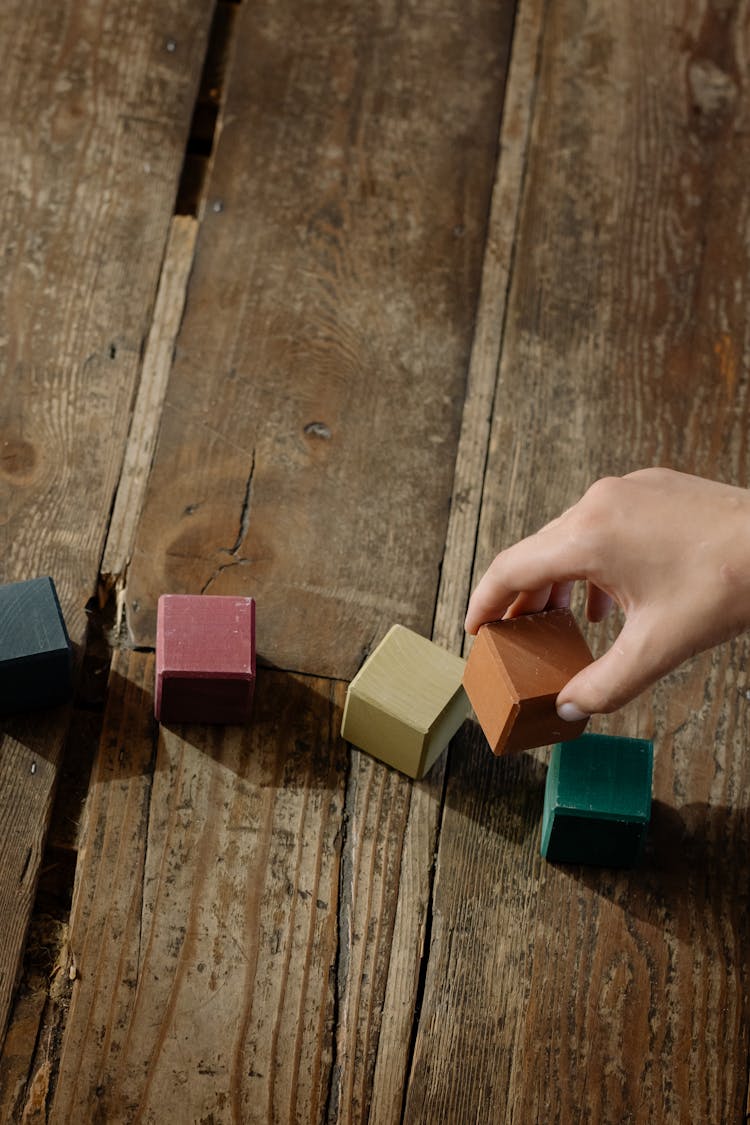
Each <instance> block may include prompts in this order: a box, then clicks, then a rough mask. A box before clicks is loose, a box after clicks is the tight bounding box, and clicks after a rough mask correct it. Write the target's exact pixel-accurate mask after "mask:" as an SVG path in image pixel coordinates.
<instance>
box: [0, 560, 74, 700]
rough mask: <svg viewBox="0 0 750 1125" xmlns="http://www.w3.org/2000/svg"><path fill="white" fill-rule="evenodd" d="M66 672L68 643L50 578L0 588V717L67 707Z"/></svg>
mask: <svg viewBox="0 0 750 1125" xmlns="http://www.w3.org/2000/svg"><path fill="white" fill-rule="evenodd" d="M71 667H72V650H71V645H70V639H69V638H68V631H67V629H66V628H65V621H64V619H63V615H62V610H61V609H60V602H59V601H58V599H57V591H56V590H55V584H54V582H53V581H52V579H51V578H32V579H30V580H29V581H28V582H11V583H9V584H8V585H7V586H0V713H2V714H3V715H7V714H10V713H11V712H13V711H25V710H28V709H29V708H35V707H51V706H54V705H56V704H59V703H65V702H67V700H69V699H70V697H71V694H72V683H71Z"/></svg>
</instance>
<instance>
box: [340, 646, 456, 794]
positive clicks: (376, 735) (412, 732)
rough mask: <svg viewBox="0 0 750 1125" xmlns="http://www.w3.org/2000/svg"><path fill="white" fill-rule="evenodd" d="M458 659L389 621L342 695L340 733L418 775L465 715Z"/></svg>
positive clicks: (450, 736) (428, 767)
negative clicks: (370, 653)
mask: <svg viewBox="0 0 750 1125" xmlns="http://www.w3.org/2000/svg"><path fill="white" fill-rule="evenodd" d="M463 671H464V661H463V660H462V659H461V658H460V657H459V656H454V655H453V654H452V653H450V652H446V650H445V649H443V648H440V647H439V646H438V645H436V644H433V643H432V641H428V640H427V639H426V638H425V637H420V636H419V634H417V633H413V632H412V631H411V629H405V628H404V626H403V625H394V626H393V627H392V628H391V629H390V630H389V631H388V633H386V635H385V637H384V638H383V640H382V641H381V642H380V644H379V645H378V647H377V648H376V649H375V651H374V652H373V653H372V655H371V656H370V658H369V659H368V660H367V662H366V663H365V664H364V665H363V667H362V668H361V669H360V670H359V672H358V673H357V675H356V676H355V677H354V679H353V680H352V682H351V684H350V685H349V690H348V691H347V693H346V704H345V707H344V718H343V722H342V725H341V734H342V737H343V738H345V739H346V740H347V741H348V742H351V743H353V744H354V745H355V746H358V747H359V748H360V749H361V750H365V751H366V752H367V753H368V754H372V755H373V757H375V758H379V759H380V760H381V761H382V762H386V763H387V765H389V766H394V767H395V768H396V769H398V770H401V772H402V773H406V774H408V775H409V776H410V777H415V778H419V777H423V776H424V774H426V773H427V771H428V770H429V769H430V767H431V766H432V765H433V764H434V762H435V761H436V760H437V758H438V757H439V756H440V754H441V753H442V751H443V750H444V749H445V747H446V746H447V745H448V743H449V742H450V740H451V738H452V737H453V735H454V734H455V733H456V731H457V730H458V728H459V727H460V726H461V723H462V722H463V721H464V719H465V718H466V717H467V715H468V713H469V704H468V700H467V699H466V695H465V693H464V690H463V688H462V686H461V677H462V675H463Z"/></svg>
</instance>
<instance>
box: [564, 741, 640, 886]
mask: <svg viewBox="0 0 750 1125" xmlns="http://www.w3.org/2000/svg"><path fill="white" fill-rule="evenodd" d="M653 761H654V748H653V743H652V742H650V741H648V740H647V739H645V738H614V737H612V736H610V735H605V734H584V735H582V736H581V737H580V738H576V739H573V740H572V741H571V742H564V743H558V744H557V745H556V746H555V747H554V748H553V750H552V757H551V759H550V765H549V771H548V773H547V786H546V789H545V793H544V817H543V820H542V855H543V856H544V858H545V859H547V860H549V861H550V862H552V863H590V864H596V865H598V866H601V867H632V866H634V864H636V863H637V862H638V859H639V857H640V855H641V852H642V850H643V844H644V841H645V839H646V830H647V828H648V822H649V819H650V816H651V780H652V775H653Z"/></svg>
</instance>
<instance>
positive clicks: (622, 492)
mask: <svg viewBox="0 0 750 1125" xmlns="http://www.w3.org/2000/svg"><path fill="white" fill-rule="evenodd" d="M578 580H583V581H585V582H586V583H587V599H586V615H587V617H588V619H589V620H590V621H601V620H603V619H604V618H605V617H606V616H607V614H608V612H609V610H610V608H611V606H612V604H613V603H615V604H617V605H619V607H620V608H621V609H622V611H623V613H624V615H625V623H624V626H623V628H622V631H621V632H620V634H619V636H618V637H617V639H616V640H615V642H614V644H613V645H612V648H611V649H610V650H609V651H608V652H607V653H605V654H604V656H602V657H601V658H600V659H599V660H596V661H594V663H593V664H589V665H588V666H587V667H586V668H584V669H583V671H581V672H579V673H578V675H576V676H574V677H573V679H572V680H570V682H569V683H568V684H566V686H565V687H564V688H563V690H562V691H561V692H560V694H559V696H558V697H557V710H558V714H559V715H560V717H561V718H562V719H564V720H566V721H568V722H572V721H575V720H577V719H581V718H583V717H585V716H587V715H592V714H595V713H597V712H609V711H614V710H616V709H617V708H618V707H621V706H622V705H623V704H625V703H628V702H629V701H630V700H631V699H634V698H635V696H637V695H638V694H640V692H642V691H643V690H644V689H645V688H647V687H648V686H649V685H651V684H652V683H654V682H655V681H656V680H658V679H659V678H660V677H661V676H663V675H665V674H666V673H667V672H669V671H671V670H672V669H673V668H676V667H677V666H678V665H679V664H681V663H682V662H683V661H684V660H687V659H688V657H690V656H693V655H694V654H695V653H698V652H702V651H703V650H704V649H707V648H710V647H711V646H712V645H716V644H719V643H721V642H722V641H726V640H729V639H730V638H732V637H734V636H736V635H737V634H738V633H741V632H742V631H743V630H744V629H747V628H748V627H750V492H748V491H746V490H745V489H742V488H735V487H733V486H731V485H726V484H719V483H717V482H715V481H708V480H703V479H702V478H700V477H694V476H688V475H686V474H684V473H678V472H674V471H672V470H670V469H641V470H639V471H638V472H635V473H630V474H628V476H625V477H607V478H604V479H603V480H600V481H597V482H596V483H595V484H594V485H592V486H591V488H590V489H589V490H588V492H586V494H585V495H584V496H583V497H582V499H581V500H579V501H578V503H577V504H574V505H573V507H572V508H569V509H568V510H567V511H566V512H564V513H563V514H562V515H561V516H560V517H559V518H558V519H556V520H553V521H552V522H551V523H549V524H547V525H546V527H543V528H542V529H541V530H540V531H538V532H537V533H536V534H535V535H531V536H529V537H528V538H527V539H523V540H521V541H520V542H519V543H516V544H515V545H514V546H512V547H509V548H508V549H507V550H505V551H502V552H501V553H500V554H499V555H498V556H497V557H496V558H495V560H494V561H493V562H492V564H491V565H490V567H489V568H488V570H487V572H486V573H485V575H484V577H483V578H482V579H481V581H480V582H479V584H478V586H477V588H476V589H475V591H474V593H473V595H472V597H471V601H470V602H469V609H468V613H467V616H466V629H467V631H468V632H469V633H476V631H477V630H478V628H479V626H480V625H483V624H484V623H485V622H486V621H496V620H498V619H499V618H501V617H503V616H506V617H516V616H518V615H520V614H523V613H535V612H537V611H539V610H543V609H554V608H564V607H566V606H568V605H569V603H570V596H571V590H572V587H573V585H574V583H575V582H576V581H578Z"/></svg>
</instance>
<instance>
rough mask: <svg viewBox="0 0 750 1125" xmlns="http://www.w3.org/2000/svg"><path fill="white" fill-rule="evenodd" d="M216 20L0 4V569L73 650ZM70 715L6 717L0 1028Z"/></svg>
mask: <svg viewBox="0 0 750 1125" xmlns="http://www.w3.org/2000/svg"><path fill="white" fill-rule="evenodd" d="M210 15H211V13H210V5H205V4H202V3H196V2H195V0H169V2H167V3H165V4H160V5H158V6H157V7H154V6H153V5H152V4H149V3H144V2H140V0H125V2H124V3H120V4H117V5H116V6H115V7H113V6H112V5H108V4H106V3H104V2H100V0H91V2H87V3H84V2H83V0H68V2H66V3H60V4H52V5H50V4H47V3H44V2H43V0H37V2H34V3H30V4H29V3H25V2H24V3H21V2H20V0H9V2H8V3H4V4H3V5H2V11H1V12H0V42H2V44H3V66H2V68H0V142H1V143H2V151H3V161H2V167H1V168H0V251H1V253H2V261H3V269H2V273H1V275H0V302H1V304H2V310H3V312H2V323H0V372H1V375H2V377H1V378H0V580H2V581H12V580H15V579H21V578H28V577H36V576H37V575H40V574H52V575H54V578H55V581H56V584H57V588H58V591H59V594H60V600H61V603H62V606H63V610H64V613H65V617H66V620H67V624H68V628H69V632H70V634H71V638H72V640H73V642H74V644H75V645H77V646H80V644H81V643H82V641H83V638H84V634H85V625H86V619H85V612H84V607H85V605H86V602H87V600H88V598H89V597H90V596H91V594H92V593H93V592H94V590H95V588H96V581H97V574H98V566H99V558H100V556H101V550H102V546H103V543H104V536H105V533H106V525H107V517H108V513H109V510H110V507H111V504H112V497H113V492H114V488H115V485H116V482H117V477H118V473H119V469H120V463H121V460H122V455H123V450H124V446H125V440H126V437H127V430H128V417H129V411H130V403H131V400H132V396H133V392H134V387H135V380H136V376H137V372H138V366H139V356H140V348H141V344H142V341H143V338H144V336H145V333H146V328H147V325H148V318H149V313H150V308H151V305H152V302H153V296H154V292H155V288H156V283H157V279H158V275H159V268H160V264H161V258H162V254H163V250H164V243H165V240H166V236H167V233H168V226H169V220H170V217H171V212H172V203H173V199H174V193H175V189H176V184H177V180H178V177H179V172H180V166H181V162H182V153H183V149H184V143H185V137H186V134H187V129H188V126H189V123H190V114H191V108H192V101H193V98H194V94H195V88H196V85H197V79H198V74H199V71H200V59H201V57H202V50H203V46H204V40H205V34H206V31H207V24H208V22H209V21H210ZM170 41H171V42H172V44H173V46H174V50H170V49H169V46H170ZM66 725H67V718H66V715H65V714H63V715H58V716H57V717H56V718H49V717H46V716H45V717H42V718H40V719H39V720H38V721H37V720H33V721H31V722H28V723H20V724H19V723H12V724H9V725H4V728H3V738H2V745H0V860H1V862H0V905H1V908H2V913H3V916H4V918H5V919H6V924H5V925H4V926H3V927H2V929H0V1033H2V1031H3V1030H4V1028H5V1025H6V1020H7V1015H8V1006H9V1003H10V998H11V994H12V990H13V987H14V983H15V979H16V973H17V969H18V963H19V956H20V952H21V947H22V942H23V935H24V933H25V930H26V925H27V922H28V917H29V910H30V906H31V902H32V899H33V894H34V888H35V886H36V877H37V871H38V862H39V858H40V856H41V854H42V847H43V839H44V833H45V829H46V825H47V821H48V818H49V811H50V805H51V800H52V793H53V789H54V782H55V776H56V770H57V763H58V759H59V755H60V747H61V744H62V740H63V737H64V732H65V728H66Z"/></svg>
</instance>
